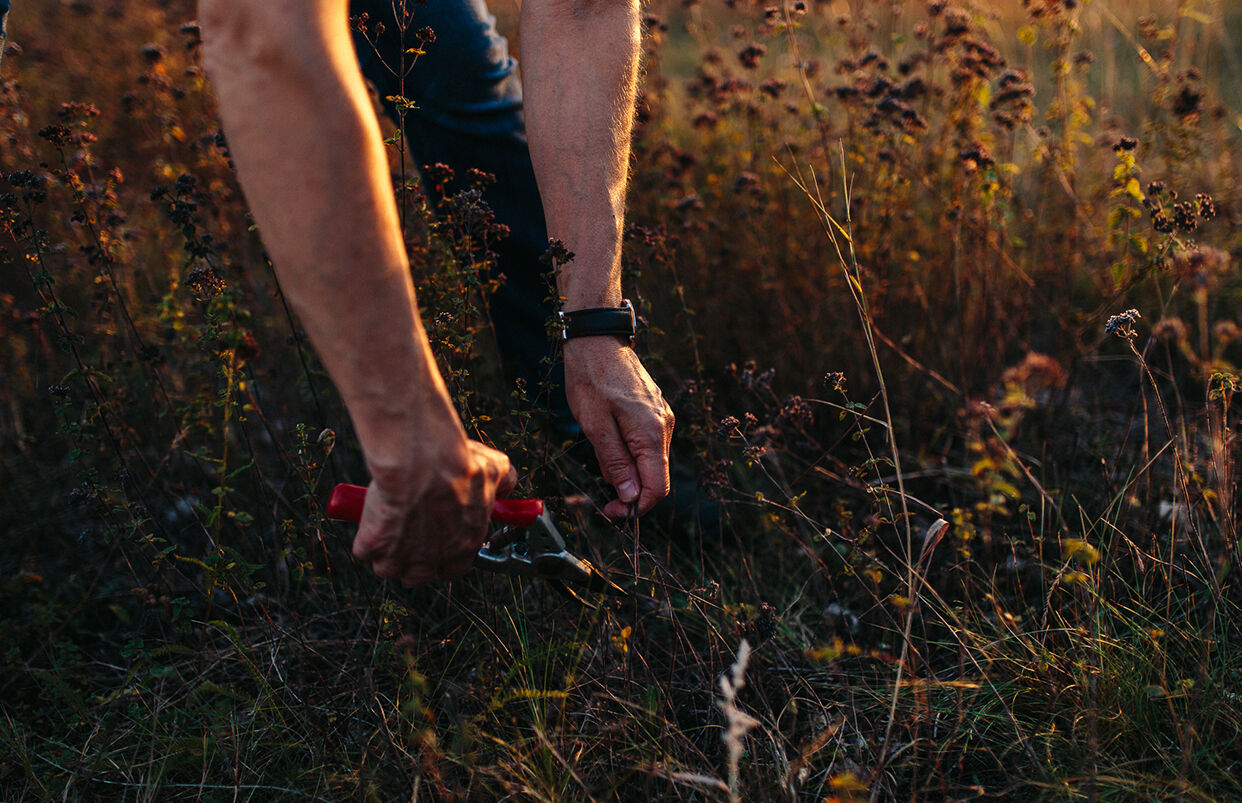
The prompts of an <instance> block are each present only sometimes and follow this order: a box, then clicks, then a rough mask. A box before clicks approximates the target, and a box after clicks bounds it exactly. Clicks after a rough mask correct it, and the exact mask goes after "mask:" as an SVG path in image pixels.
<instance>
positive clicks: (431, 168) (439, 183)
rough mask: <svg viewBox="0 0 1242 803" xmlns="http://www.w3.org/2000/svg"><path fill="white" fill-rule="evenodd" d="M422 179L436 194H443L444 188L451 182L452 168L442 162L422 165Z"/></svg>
mask: <svg viewBox="0 0 1242 803" xmlns="http://www.w3.org/2000/svg"><path fill="white" fill-rule="evenodd" d="M423 178H424V179H426V180H427V183H429V184H430V185H431V186H433V187H435V190H436V192H438V193H440V194H444V191H445V187H447V186H448V184H449V183H450V182H451V181H452V180H453V168H451V167H449V166H448V165H446V164H444V163H443V162H436V163H435V164H431V165H423Z"/></svg>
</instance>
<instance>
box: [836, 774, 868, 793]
mask: <svg viewBox="0 0 1242 803" xmlns="http://www.w3.org/2000/svg"><path fill="white" fill-rule="evenodd" d="M828 785H829V786H831V787H832V788H833V789H836V790H837V791H840V792H866V791H867V788H868V787H867V784H865V783H863V781H862V779H861V778H859V777H858V776H857V775H855V774H854V773H852V772H843V773H841V774H840V775H836V776H833V778H832V780H831V781H829V782H828Z"/></svg>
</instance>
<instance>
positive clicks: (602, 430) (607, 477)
mask: <svg viewBox="0 0 1242 803" xmlns="http://www.w3.org/2000/svg"><path fill="white" fill-rule="evenodd" d="M584 429H586V430H587V437H588V438H589V439H590V441H591V444H592V445H593V446H594V447H595V458H596V460H598V461H599V469H600V473H601V474H603V475H604V481H605V482H607V483H608V484H609V485H611V486H612V487H613V488H615V489H616V491H617V500H616V501H614V502H612V503H610V504H609V505H608V508H609V509H613V510H617V509H620V510H621V511H623V512H622V513H620V514H617V513H608V510H607V509H606V510H605V511H604V512H605V514H606V515H610V516H615V515H625V513H624V511H626V510H628V506H629V505H631V504H633V503H634V502H636V501H638V498H639V496H640V495H641V493H642V484H641V481H640V479H639V476H640V475H639V472H638V467H637V465H636V464H635V463H634V457H633V455H631V454H630V449H629V447H628V446H627V445H626V442H625V439H624V438H623V437H622V435H621V430H620V429H618V427H617V422H616V421H615V420H613V419H611V418H607V419H604V420H603V421H602V422H599V423H597V424H596V425H595V426H593V427H590V428H586V427H584Z"/></svg>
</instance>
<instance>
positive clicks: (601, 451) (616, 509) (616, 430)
mask: <svg viewBox="0 0 1242 803" xmlns="http://www.w3.org/2000/svg"><path fill="white" fill-rule="evenodd" d="M605 432H606V433H607V434H606V435H601V436H600V439H599V440H598V441H595V440H593V441H592V442H593V443H595V444H596V446H595V453H596V456H597V457H598V458H599V463H600V469H601V471H602V472H603V475H604V479H605V480H607V481H608V482H609V483H610V484H612V485H613V487H614V488H616V490H617V499H616V500H614V501H612V502H609V503H608V505H607V506H605V508H604V515H606V516H611V517H618V516H627V515H631V514H634V515H639V516H641V515H642V514H644V513H646V512H647V511H649V510H651V508H652V507H654V506H655V504H656V503H657V502H659V501H660V500H661V499H663V498H664V497H666V496H668V493H669V489H670V482H669V467H668V450H669V443H670V441H671V440H672V434H673V413H672V411H671V410H669V409H668V407H667V406H664V407H663V409H662V410H658V411H655V410H652V411H645V414H644V415H642V416H637V417H630V418H625V419H622V420H618V421H615V422H612V426H611V428H608V429H605Z"/></svg>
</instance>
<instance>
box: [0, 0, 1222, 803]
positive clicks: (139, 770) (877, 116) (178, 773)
mask: <svg viewBox="0 0 1242 803" xmlns="http://www.w3.org/2000/svg"><path fill="white" fill-rule="evenodd" d="M497 11H498V12H499V13H502V14H511V13H512V11H513V9H511V8H508V7H504V8H498V9H497ZM645 13H646V15H647V16H646V18H645V28H646V36H645V39H644V51H645V56H644V81H643V90H642V96H641V100H640V104H639V109H638V113H637V114H638V128H637V133H636V137H635V152H634V159H633V181H632V188H631V192H630V209H631V226H630V229H629V231H628V233H627V241H626V242H627V252H626V261H625V269H626V272H625V291H626V294H627V295H628V296H629V297H631V298H633V299H635V300H636V302H637V304H638V306H639V308H640V313H641V315H642V317H643V319H644V320H645V322H646V324H647V328H646V331H645V333H644V334H643V336H642V337H641V338H640V343H639V348H640V350H641V352H642V353H643V355H644V358H645V360H646V361H647V364H648V365H649V366H650V367H651V370H652V372H653V374H655V375H656V376H657V378H658V380H659V381H660V383H661V385H662V387H663V388H664V390H665V394H666V396H668V398H669V399H670V403H671V404H672V406H673V408H674V411H675V412H676V415H677V420H678V431H677V434H676V438H675V443H674V447H673V450H674V463H675V466H674V484H675V487H676V489H677V495H676V496H677V498H676V500H675V502H674V503H673V504H671V505H667V506H665V507H663V508H661V509H659V510H657V511H656V512H655V513H653V514H652V515H651V516H649V517H647V518H645V519H643V520H641V521H639V522H632V521H631V522H615V523H609V522H608V521H607V520H605V519H604V518H603V517H602V516H601V515H600V514H599V512H598V509H599V506H601V505H602V503H603V502H604V501H605V499H606V495H605V489H604V488H603V487H602V485H601V483H600V481H599V480H598V479H597V478H596V477H595V476H594V475H593V474H592V472H591V471H590V470H589V469H588V468H587V467H584V466H583V465H582V464H581V461H580V459H579V455H580V454H581V450H580V449H575V448H574V447H573V445H572V444H568V443H564V442H561V441H560V440H558V439H557V438H556V437H554V436H552V435H551V434H550V433H549V430H548V428H547V427H546V426H544V424H545V422H544V421H543V417H542V414H541V413H540V411H539V410H538V409H537V407H536V406H535V405H533V404H531V403H530V402H529V401H528V398H529V397H531V396H532V395H533V394H532V392H531V391H532V390H533V389H530V388H521V387H518V388H516V389H515V388H514V386H513V385H512V384H511V383H510V382H509V381H507V380H506V377H505V374H504V372H503V371H502V370H501V369H500V368H499V367H498V366H497V361H496V358H495V349H494V345H493V344H494V338H495V336H496V335H494V333H493V332H492V331H491V329H490V327H489V325H488V319H487V314H486V307H485V305H484V304H483V303H482V299H483V298H484V297H485V296H486V294H487V292H488V290H489V288H490V287H491V286H492V284H493V283H494V282H495V281H498V280H497V279H493V278H487V277H488V276H489V275H490V274H489V273H488V271H487V268H488V267H489V266H490V257H489V254H488V244H489V242H495V239H496V238H498V237H503V236H504V230H503V228H502V227H499V226H498V225H497V224H496V221H495V220H494V218H493V217H492V216H491V214H490V211H489V210H487V209H486V208H485V207H484V206H483V205H482V204H481V202H480V200H479V194H478V193H477V192H476V191H475V190H477V188H478V186H479V184H480V183H481V182H486V181H487V180H488V177H486V176H480V175H450V173H449V172H448V171H446V170H445V169H443V168H442V167H437V166H430V167H429V168H428V169H425V170H423V171H421V172H420V171H415V170H413V169H406V170H405V171H404V172H402V171H401V167H402V165H405V166H406V167H412V166H410V165H408V162H407V161H406V160H403V159H402V158H401V153H400V145H401V143H400V138H399V137H397V136H393V137H392V139H391V140H390V147H391V148H392V153H393V165H394V187H395V189H396V191H397V193H398V195H399V198H400V200H401V204H402V209H403V210H404V213H405V221H406V227H407V234H408V237H407V239H408V247H409V252H410V256H411V261H412V265H413V270H414V275H415V281H416V284H417V287H418V292H419V297H420V302H421V305H422V307H423V314H424V319H425V321H426V322H427V328H428V332H429V334H430V336H431V338H432V340H433V342H434V344H435V347H436V350H437V353H438V358H439V359H440V362H441V367H442V370H443V371H444V374H445V377H446V380H447V381H448V383H449V385H450V388H451V390H452V393H453V395H454V398H455V400H456V401H457V403H458V406H459V409H460V411H461V413H462V415H463V418H464V420H465V421H466V423H467V426H468V427H469V428H470V429H471V431H472V432H473V433H475V434H476V435H477V436H478V437H480V438H481V439H484V440H486V441H489V442H491V443H494V444H495V445H496V446H497V447H498V448H501V449H503V450H505V451H506V452H508V454H509V455H510V456H511V457H512V458H513V460H514V463H515V464H516V465H517V466H518V467H519V470H520V472H521V474H522V481H521V485H520V487H519V492H520V493H521V494H522V495H532V496H540V497H543V498H545V499H547V500H548V501H549V504H550V505H551V507H552V509H553V511H554V513H555V517H556V519H557V521H558V522H559V523H560V525H561V527H562V529H563V531H564V532H565V533H566V534H567V536H568V537H569V539H570V541H571V542H572V547H573V548H574V549H576V550H578V551H580V552H582V553H583V554H586V555H589V556H590V557H591V559H592V560H593V561H594V562H595V563H596V565H598V566H602V567H605V568H606V569H607V570H608V571H609V572H610V574H611V576H612V577H613V578H614V579H615V580H617V581H618V582H620V583H621V584H622V585H624V586H626V587H627V588H629V589H630V590H631V591H632V594H631V596H628V597H624V598H608V599H595V598H593V597H587V598H585V599H583V600H575V599H571V598H567V597H564V596H562V595H560V594H558V593H556V591H555V590H554V589H552V588H549V587H546V586H544V585H542V584H539V583H532V582H527V581H518V580H511V579H507V578H504V577H498V576H492V575H486V574H484V573H482V572H474V573H472V574H470V575H468V576H467V577H465V578H463V579H461V580H458V581H454V582H453V583H451V584H444V585H440V586H436V587H430V588H420V589H415V590H406V589H402V588H400V587H398V586H396V585H393V584H390V583H384V582H381V581H378V580H376V579H375V578H374V577H373V576H372V575H371V574H370V572H369V570H368V569H366V568H365V567H362V566H359V565H358V564H357V563H356V562H355V561H354V560H353V559H352V558H351V557H350V554H349V545H350V538H351V535H352V527H351V526H349V525H343V524H341V523H338V522H332V521H328V520H326V519H325V517H324V514H323V504H324V501H325V499H326V496H327V492H328V490H329V489H330V487H331V486H332V484H334V483H335V482H340V481H363V480H365V472H364V469H363V466H362V461H361V458H360V456H359V454H358V451H357V447H356V442H355V441H354V438H353V435H352V433H351V430H350V425H349V422H348V419H347V417H346V415H345V413H344V411H343V408H342V406H341V404H340V402H339V399H338V397H337V396H336V394H335V392H334V390H333V389H332V387H331V385H330V383H329V381H328V379H327V377H326V376H325V374H324V373H323V371H322V369H321V367H320V366H319V364H318V362H317V360H316V358H315V356H314V354H313V352H312V351H311V349H310V348H309V346H308V344H307V341H306V336H305V333H304V332H303V331H302V330H301V329H300V328H299V323H298V321H297V319H296V317H295V316H294V315H293V314H292V313H291V311H290V310H289V309H288V308H287V306H286V304H285V302H284V300H283V297H282V295H281V292H280V287H279V284H278V282H277V280H276V277H275V274H274V273H273V271H272V270H271V267H270V265H269V264H268V262H267V261H266V258H265V255H264V252H263V249H262V245H261V243H260V241H259V239H258V237H257V234H256V233H255V231H254V230H253V227H252V225H251V224H250V221H249V220H248V217H247V212H246V209H245V206H244V202H243V199H242V197H241V194H240V191H239V190H238V188H237V186H236V184H235V182H234V179H233V176H232V173H231V169H230V164H229V152H228V146H227V142H226V140H225V139H224V137H223V135H222V134H221V132H220V130H219V124H218V121H217V119H216V116H215V111H214V107H213V101H212V98H211V95H210V89H209V86H208V85H207V83H206V82H205V79H204V77H203V74H202V71H201V69H200V67H199V66H198V59H197V56H198V50H197V47H198V29H197V27H196V25H195V24H194V23H193V17H194V7H193V3H192V2H188V0H164V2H160V3H153V4H148V3H121V2H111V1H110V0H98V1H97V2H92V1H90V0H75V2H62V3H37V2H20V3H19V4H18V8H17V10H16V11H15V12H14V18H13V20H12V21H11V34H10V41H9V45H8V48H7V50H6V52H5V55H4V57H3V62H2V63H0V265H2V269H0V455H2V460H0V495H2V498H3V505H2V506H0V527H2V528H3V530H2V531H3V533H4V538H3V540H2V541H0V662H2V664H0V797H2V798H4V799H6V800H44V799H48V800H50V799H53V798H54V799H58V800H101V799H106V800H112V799H115V800H183V799H184V800H200V799H202V800H222V799H253V800H303V799H307V800H376V801H387V800H394V799H416V800H463V801H465V800H470V801H473V800H501V799H504V800H548V801H553V800H555V801H560V800H584V801H585V800H601V801H602V800H626V801H631V800H686V801H692V800H693V801H703V800H742V799H746V800H756V801H768V800H789V801H804V800H805V801H824V800H834V799H835V800H867V799H870V800H890V799H901V800H935V799H945V800H965V799H974V798H1001V799H1049V800H1053V799H1055V800H1063V799H1088V800H1099V799H1108V800H1169V799H1179V800H1214V799H1237V798H1238V797H1240V796H1242V782H1240V781H1239V778H1242V702H1240V701H1239V698H1238V689H1239V688H1240V685H1242V684H1240V683H1239V681H1240V680H1242V632H1240V624H1239V623H1240V622H1242V616H1240V614H1242V610H1240V609H1239V605H1240V604H1242V589H1240V587H1239V581H1240V580H1242V575H1240V570H1242V562H1240V561H1242V554H1239V549H1238V532H1237V524H1236V521H1237V512H1236V509H1235V508H1236V504H1237V499H1238V497H1237V482H1238V477H1237V472H1238V470H1239V469H1238V467H1237V465H1236V464H1235V458H1236V457H1237V456H1238V444H1237V442H1236V438H1235V434H1234V432H1233V427H1234V424H1232V423H1231V421H1233V417H1234V413H1233V407H1232V401H1233V398H1234V397H1235V396H1236V395H1237V394H1238V392H1239V390H1240V389H1242V379H1240V378H1239V373H1240V372H1239V368H1238V365H1239V363H1240V361H1242V351H1240V346H1239V343H1240V341H1242V321H1240V320H1239V310H1240V309H1242V282H1240V281H1239V278H1238V275H1237V271H1236V270H1235V269H1234V266H1233V259H1234V258H1235V257H1236V256H1237V255H1238V254H1239V253H1242V238H1240V236H1239V228H1238V225H1237V224H1238V216H1239V214H1240V212H1242V197H1239V194H1240V190H1239V187H1240V186H1242V185H1240V184H1239V182H1238V176H1237V171H1238V165H1240V164H1242V152H1240V151H1242V141H1240V137H1242V130H1240V128H1242V89H1240V88H1242V56H1239V55H1238V53H1239V51H1238V48H1237V47H1236V44H1237V43H1236V42H1235V40H1234V38H1233V37H1236V36H1240V35H1242V12H1240V11H1239V10H1238V9H1236V8H1234V7H1233V5H1232V4H1230V3H1228V2H1224V1H1223V0H1168V1H1167V2H1157V0H1145V2H1124V0H1092V2H1086V3H1084V2H1076V1H1075V0H1021V2H1017V0H1014V2H1010V3H1004V4H1000V3H984V2H978V3H974V4H972V3H970V2H969V0H961V2H946V1H945V0H929V1H928V2H900V0H890V1H888V2H884V1H882V0H850V1H849V2H843V1H842V0H830V1H827V2H821V1H820V0H785V4H784V5H779V4H775V5H766V4H765V3H762V2H759V3H757V2H751V0H683V2H668V3H663V2H660V0H656V1H655V2H652V3H651V4H650V5H648V6H647V7H645ZM425 47H426V48H427V49H428V50H429V51H430V49H431V48H434V47H435V44H434V42H428V43H427V44H426V45H425ZM515 47H520V43H518V42H515ZM338 178H339V180H340V181H341V182H347V181H349V180H350V176H348V175H342V176H339V177H338ZM425 183H427V184H430V183H434V184H437V185H440V186H442V187H444V188H445V191H446V194H445V197H444V198H443V199H442V200H433V199H434V198H435V195H434V194H431V195H429V194H428V193H427V192H425V191H424V185H425ZM348 313H349V311H348V310H342V314H344V315H347V314H348ZM501 336H503V334H502V335H501Z"/></svg>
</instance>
